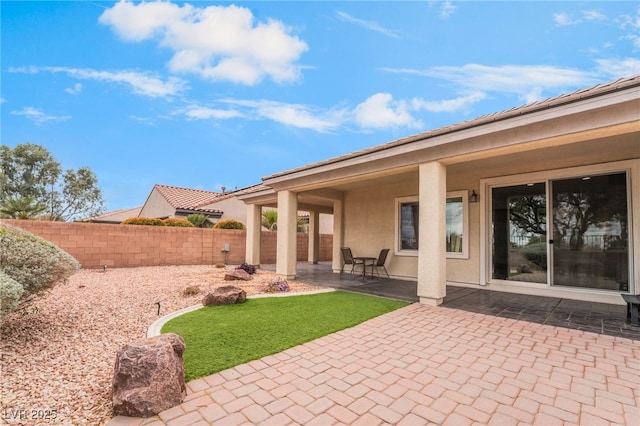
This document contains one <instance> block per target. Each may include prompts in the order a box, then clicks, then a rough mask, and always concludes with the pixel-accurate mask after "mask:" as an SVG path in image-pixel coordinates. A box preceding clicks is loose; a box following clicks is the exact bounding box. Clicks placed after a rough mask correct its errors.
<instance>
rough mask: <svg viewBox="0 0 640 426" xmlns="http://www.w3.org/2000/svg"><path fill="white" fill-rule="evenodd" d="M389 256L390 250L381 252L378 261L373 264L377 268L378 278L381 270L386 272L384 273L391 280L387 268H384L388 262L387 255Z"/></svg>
mask: <svg viewBox="0 0 640 426" xmlns="http://www.w3.org/2000/svg"><path fill="white" fill-rule="evenodd" d="M388 254H389V249H382V250H380V255H378V260H376V263H374V264H373V266H374V267H375V271H376V274H378V278H381V277H380V268H382V269H383V270H384V273H385V274H387V278H391V277H390V276H389V272H387V268H386V267H385V266H384V263H385V262H386V261H387V255H388Z"/></svg>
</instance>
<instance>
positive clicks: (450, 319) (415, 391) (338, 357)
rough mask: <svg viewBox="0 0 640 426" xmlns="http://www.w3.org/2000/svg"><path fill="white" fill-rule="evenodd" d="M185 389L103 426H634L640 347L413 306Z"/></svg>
mask: <svg viewBox="0 0 640 426" xmlns="http://www.w3.org/2000/svg"><path fill="white" fill-rule="evenodd" d="M187 388H188V395H187V398H186V399H185V402H184V403H183V404H181V405H179V406H177V407H174V408H171V409H169V410H166V411H164V412H162V413H160V414H159V415H158V416H155V417H152V418H149V419H135V418H128V417H121V416H119V417H115V418H114V419H112V420H111V421H110V422H109V423H108V425H109V426H120V425H172V426H173V425H180V426H186V425H209V424H216V425H239V424H260V425H289V424H305V425H334V424H349V425H381V424H398V425H421V424H451V425H467V424H469V425H470V424H489V425H493V424H495V425H515V424H539V425H545V426H546V425H559V424H580V425H605V424H607V425H608V424H624V425H637V424H638V421H639V419H640V341H638V340H629V339H625V338H620V337H612V336H607V335H602V334H595V333H589V332H583V331H578V330H569V329H565V328H560V327H553V326H547V325H540V324H535V323H530V322H526V321H518V320H512V319H507V318H500V317H495V316H489V315H484V314H476V313H471V312H466V311H461V310H455V309H449V308H444V307H431V306H426V305H421V304H413V305H409V306H407V307H405V308H402V309H399V310H397V311H394V312H391V313H389V314H386V315H383V316H381V317H377V318H375V319H373V320H370V321H367V322H365V323H363V324H360V325H358V326H356V327H353V328H350V329H348V330H343V331H341V332H338V333H335V334H332V335H329V336H326V337H323V338H320V339H317V340H314V341H312V342H309V343H307V344H304V345H301V346H297V347H295V348H291V349H289V350H286V351H284V352H281V353H279V354H276V355H273V356H268V357H265V358H262V359H259V360H256V361H252V362H250V363H247V364H242V365H239V366H237V367H235V368H232V369H229V370H225V371H222V372H220V373H217V374H213V375H211V376H208V377H205V378H201V379H198V380H194V381H192V382H189V383H188V384H187Z"/></svg>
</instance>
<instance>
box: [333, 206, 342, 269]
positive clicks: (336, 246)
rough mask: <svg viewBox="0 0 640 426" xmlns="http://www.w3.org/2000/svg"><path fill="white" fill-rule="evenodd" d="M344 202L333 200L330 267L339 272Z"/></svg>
mask: <svg viewBox="0 0 640 426" xmlns="http://www.w3.org/2000/svg"><path fill="white" fill-rule="evenodd" d="M343 210H344V202H343V201H342V200H333V251H332V254H331V258H332V261H331V268H332V269H333V272H340V267H341V266H342V252H341V251H340V247H342V246H343V245H344V230H343V228H344V226H343V222H344V211H343Z"/></svg>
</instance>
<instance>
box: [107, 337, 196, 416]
mask: <svg viewBox="0 0 640 426" xmlns="http://www.w3.org/2000/svg"><path fill="white" fill-rule="evenodd" d="M184 349H185V343H184V340H183V339H182V337H180V336H178V335H177V334H173V333H168V334H162V335H160V336H156V337H151V338H148V339H142V340H137V341H134V342H131V343H128V344H126V345H124V346H123V347H121V348H120V350H118V353H117V356H116V364H115V368H114V374H113V395H112V400H113V413H114V415H122V416H130V417H151V416H154V415H156V414H158V413H159V412H161V411H164V410H166V409H169V408H171V407H174V406H176V405H178V404H180V403H182V402H183V401H184V398H185V396H186V390H187V388H186V386H185V383H184V363H183V360H182V354H183V353H184Z"/></svg>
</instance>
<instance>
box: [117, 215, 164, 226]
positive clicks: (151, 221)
mask: <svg viewBox="0 0 640 426" xmlns="http://www.w3.org/2000/svg"><path fill="white" fill-rule="evenodd" d="M122 224H123V225H147V226H164V221H163V220H162V219H156V218H154V217H130V218H129V219H125V220H123V221H122Z"/></svg>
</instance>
